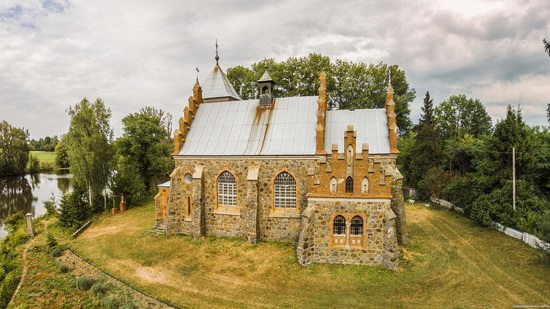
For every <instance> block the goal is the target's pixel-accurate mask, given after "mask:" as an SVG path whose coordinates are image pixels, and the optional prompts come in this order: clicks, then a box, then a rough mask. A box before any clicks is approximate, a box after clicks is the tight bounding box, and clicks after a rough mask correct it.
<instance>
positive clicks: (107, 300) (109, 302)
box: [99, 295, 119, 309]
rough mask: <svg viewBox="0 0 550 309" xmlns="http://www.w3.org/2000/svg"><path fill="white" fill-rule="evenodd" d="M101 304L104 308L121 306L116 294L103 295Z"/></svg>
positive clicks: (109, 308) (114, 308)
mask: <svg viewBox="0 0 550 309" xmlns="http://www.w3.org/2000/svg"><path fill="white" fill-rule="evenodd" d="M99 304H100V305H101V307H102V308H106V309H111V308H112V309H116V308H118V307H119V304H118V299H117V298H116V296H114V295H108V296H105V297H102V298H101V299H100V300H99Z"/></svg>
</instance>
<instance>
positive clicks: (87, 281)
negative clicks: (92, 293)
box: [76, 276, 95, 291]
mask: <svg viewBox="0 0 550 309" xmlns="http://www.w3.org/2000/svg"><path fill="white" fill-rule="evenodd" d="M94 283H95V281H94V279H92V278H89V277H84V276H83V277H78V278H77V279H76V287H77V288H79V289H81V290H83V291H87V290H89V289H90V288H91V287H92V285H94Z"/></svg>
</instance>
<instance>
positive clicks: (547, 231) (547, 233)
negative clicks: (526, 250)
mask: <svg viewBox="0 0 550 309" xmlns="http://www.w3.org/2000/svg"><path fill="white" fill-rule="evenodd" d="M537 229H538V236H539V237H540V239H542V240H544V241H546V242H550V210H547V211H546V212H545V213H544V214H542V216H540V218H539V221H538V222H537Z"/></svg>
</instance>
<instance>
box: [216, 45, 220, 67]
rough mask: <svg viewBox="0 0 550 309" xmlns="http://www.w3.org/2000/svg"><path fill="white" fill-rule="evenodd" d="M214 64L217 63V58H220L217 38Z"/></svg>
mask: <svg viewBox="0 0 550 309" xmlns="http://www.w3.org/2000/svg"><path fill="white" fill-rule="evenodd" d="M215 59H216V65H218V60H220V56H218V39H216V57H215Z"/></svg>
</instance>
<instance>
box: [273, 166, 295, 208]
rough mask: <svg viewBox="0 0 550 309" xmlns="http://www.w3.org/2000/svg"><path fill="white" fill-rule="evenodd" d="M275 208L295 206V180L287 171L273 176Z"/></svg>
mask: <svg viewBox="0 0 550 309" xmlns="http://www.w3.org/2000/svg"><path fill="white" fill-rule="evenodd" d="M274 191H275V192H274V199H275V200H274V206H275V208H296V180H294V177H292V175H290V174H289V173H287V172H282V173H280V174H279V175H277V177H275V184H274Z"/></svg>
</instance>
